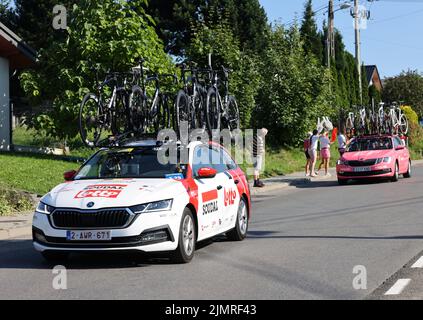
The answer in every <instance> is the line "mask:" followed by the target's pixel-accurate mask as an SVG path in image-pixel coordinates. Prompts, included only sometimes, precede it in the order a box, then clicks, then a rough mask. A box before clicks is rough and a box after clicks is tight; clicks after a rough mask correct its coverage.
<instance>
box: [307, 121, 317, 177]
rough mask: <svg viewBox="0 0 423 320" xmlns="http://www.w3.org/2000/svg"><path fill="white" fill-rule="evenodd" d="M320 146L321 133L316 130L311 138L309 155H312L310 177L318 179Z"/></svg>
mask: <svg viewBox="0 0 423 320" xmlns="http://www.w3.org/2000/svg"><path fill="white" fill-rule="evenodd" d="M318 144H319V131H318V130H317V129H316V130H314V131H313V134H312V135H311V137H310V147H309V148H308V153H309V155H310V177H316V171H315V168H316V161H317V147H318Z"/></svg>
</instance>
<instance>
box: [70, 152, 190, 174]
mask: <svg viewBox="0 0 423 320" xmlns="http://www.w3.org/2000/svg"><path fill="white" fill-rule="evenodd" d="M157 153H158V150H157V149H156V148H151V147H150V148H129V149H112V150H101V151H99V152H98V153H96V154H95V155H94V156H93V157H92V158H91V159H90V160H89V161H88V162H87V163H86V164H85V165H84V166H83V167H82V168H81V170H80V171H79V172H78V174H77V175H76V177H75V180H84V179H111V178H113V179H116V178H135V179H136V178H151V179H164V178H169V177H170V176H169V175H171V176H172V175H175V177H176V175H179V177H180V178H185V174H186V168H187V166H186V165H181V164H165V165H164V164H161V163H160V162H159V159H158V154H157Z"/></svg>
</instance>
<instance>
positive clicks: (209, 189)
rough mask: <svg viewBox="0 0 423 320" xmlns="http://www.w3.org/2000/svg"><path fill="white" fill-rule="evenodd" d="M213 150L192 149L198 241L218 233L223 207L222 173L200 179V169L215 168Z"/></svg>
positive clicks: (204, 148) (200, 147) (198, 147)
mask: <svg viewBox="0 0 423 320" xmlns="http://www.w3.org/2000/svg"><path fill="white" fill-rule="evenodd" d="M212 152H213V150H212V149H211V148H210V147H208V146H206V145H200V146H197V147H196V148H195V149H194V155H193V163H192V171H193V177H194V179H195V183H196V184H197V186H198V230H199V231H198V233H199V236H198V240H203V239H206V238H209V237H212V236H214V235H216V234H218V233H219V230H220V225H221V214H222V210H223V207H224V201H223V199H224V185H223V184H224V182H223V181H224V177H223V176H222V175H224V173H222V172H218V173H217V174H216V176H215V177H213V178H207V179H200V178H198V171H199V170H200V169H201V168H205V167H207V168H214V169H215V168H216V166H215V165H213V153H212Z"/></svg>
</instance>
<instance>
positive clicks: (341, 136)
mask: <svg viewBox="0 0 423 320" xmlns="http://www.w3.org/2000/svg"><path fill="white" fill-rule="evenodd" d="M347 145H348V140H347V138H346V133H345V130H340V131H338V151H339V155H340V156H341V157H342V156H343V155H344V153H345V150H346V148H347Z"/></svg>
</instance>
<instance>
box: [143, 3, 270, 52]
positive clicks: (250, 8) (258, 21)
mask: <svg viewBox="0 0 423 320" xmlns="http://www.w3.org/2000/svg"><path fill="white" fill-rule="evenodd" d="M146 10H147V12H148V13H150V14H151V15H152V16H153V17H154V19H155V21H156V23H157V27H156V28H157V32H158V34H159V35H160V37H161V38H162V39H163V41H164V42H165V44H166V51H167V52H169V53H171V54H173V55H176V56H180V57H184V56H185V55H186V48H187V47H188V46H189V44H190V43H191V40H192V35H193V34H192V32H191V31H192V26H193V25H196V24H197V23H200V22H205V21H207V23H208V25H215V24H218V23H219V22H220V21H219V20H218V19H219V18H220V17H222V16H226V17H228V19H227V20H228V22H229V25H230V29H231V31H232V33H233V34H234V36H235V37H236V38H237V40H238V41H239V43H240V46H241V48H242V49H249V50H253V51H261V50H262V49H263V47H264V46H265V45H264V43H265V41H266V33H267V32H268V28H269V27H268V23H267V16H266V13H265V11H264V8H263V7H262V6H261V5H260V3H259V1H258V0H168V1H162V0H151V1H150V2H149V5H148V7H147V9H146Z"/></svg>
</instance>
